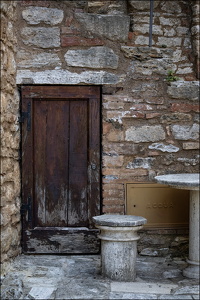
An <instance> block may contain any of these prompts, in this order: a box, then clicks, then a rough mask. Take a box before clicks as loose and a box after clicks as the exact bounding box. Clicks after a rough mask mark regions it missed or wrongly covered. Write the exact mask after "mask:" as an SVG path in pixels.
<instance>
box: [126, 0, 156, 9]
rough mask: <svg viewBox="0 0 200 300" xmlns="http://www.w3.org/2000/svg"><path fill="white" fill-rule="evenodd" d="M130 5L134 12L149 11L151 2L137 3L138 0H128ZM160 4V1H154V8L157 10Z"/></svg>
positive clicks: (145, 0) (146, 0)
mask: <svg viewBox="0 0 200 300" xmlns="http://www.w3.org/2000/svg"><path fill="white" fill-rule="evenodd" d="M128 3H129V4H130V6H131V7H132V8H133V9H134V10H147V11H149V9H150V1H148V0H143V1H141V0H140V1H136V0H128ZM158 4H159V1H154V8H156V7H157V6H158Z"/></svg>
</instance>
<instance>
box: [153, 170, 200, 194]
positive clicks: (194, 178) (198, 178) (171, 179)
mask: <svg viewBox="0 0 200 300" xmlns="http://www.w3.org/2000/svg"><path fill="white" fill-rule="evenodd" d="M155 179H156V180H157V182H158V183H162V184H167V185H170V186H173V187H176V188H180V189H181V188H182V189H188V190H198V189H199V184H200V174H198V173H183V174H168V175H161V176H156V177H155Z"/></svg>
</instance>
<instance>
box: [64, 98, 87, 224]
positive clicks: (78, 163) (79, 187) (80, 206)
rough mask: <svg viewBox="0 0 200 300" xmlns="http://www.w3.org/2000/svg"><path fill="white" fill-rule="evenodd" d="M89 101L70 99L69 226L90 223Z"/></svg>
mask: <svg viewBox="0 0 200 300" xmlns="http://www.w3.org/2000/svg"><path fill="white" fill-rule="evenodd" d="M87 107H88V102H87V101H78V100H77V101H70V141H69V143H70V144H69V152H70V157H69V174H70V177H69V204H68V226H87V225H88V213H87V210H88V195H87V184H88V182H87V162H88V149H87V148H88V109H87Z"/></svg>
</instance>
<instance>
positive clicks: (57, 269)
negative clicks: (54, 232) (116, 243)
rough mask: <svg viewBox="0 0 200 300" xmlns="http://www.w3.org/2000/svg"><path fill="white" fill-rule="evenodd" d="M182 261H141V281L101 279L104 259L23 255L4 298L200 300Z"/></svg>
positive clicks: (4, 283) (6, 284)
mask: <svg viewBox="0 0 200 300" xmlns="http://www.w3.org/2000/svg"><path fill="white" fill-rule="evenodd" d="M185 267H186V263H185V262H184V261H183V260H181V259H180V258H174V259H170V258H163V257H145V256H140V257H138V259H137V264H136V270H137V278H136V281H135V282H115V281H111V280H109V279H106V278H103V277H102V276H101V271H100V270H101V269H100V255H76V256H75V255H73V256H72V255H70V256H55V255H22V256H20V257H18V258H17V259H16V260H15V262H14V263H13V265H12V267H11V270H10V272H9V273H8V274H7V276H6V277H5V278H3V279H2V285H1V292H2V295H1V299H3V300H5V299H41V300H42V299H63V300H64V299H148V300H149V299H167V300H170V299H182V300H184V299H190V300H191V299H199V281H198V280H195V279H187V278H185V277H183V276H182V269H183V268H185Z"/></svg>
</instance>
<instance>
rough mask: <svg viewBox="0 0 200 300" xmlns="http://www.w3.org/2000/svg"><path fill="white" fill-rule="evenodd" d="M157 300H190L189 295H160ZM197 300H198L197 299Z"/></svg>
mask: <svg viewBox="0 0 200 300" xmlns="http://www.w3.org/2000/svg"><path fill="white" fill-rule="evenodd" d="M158 299H159V300H161V299H162V300H164V299H165V300H171V299H172V300H192V296H190V295H161V296H159V297H158ZM198 300H199V299H198Z"/></svg>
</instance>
